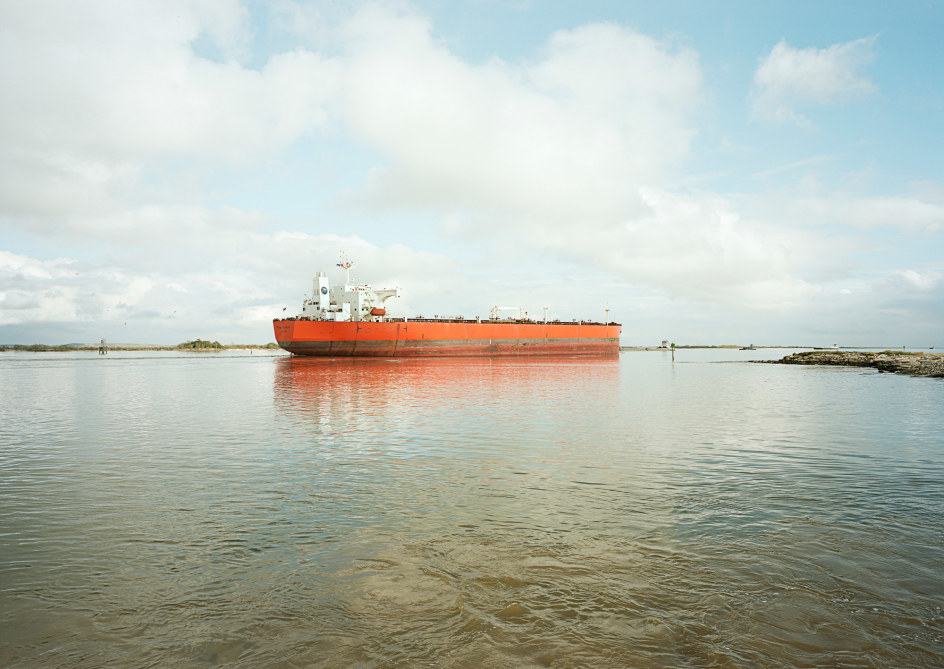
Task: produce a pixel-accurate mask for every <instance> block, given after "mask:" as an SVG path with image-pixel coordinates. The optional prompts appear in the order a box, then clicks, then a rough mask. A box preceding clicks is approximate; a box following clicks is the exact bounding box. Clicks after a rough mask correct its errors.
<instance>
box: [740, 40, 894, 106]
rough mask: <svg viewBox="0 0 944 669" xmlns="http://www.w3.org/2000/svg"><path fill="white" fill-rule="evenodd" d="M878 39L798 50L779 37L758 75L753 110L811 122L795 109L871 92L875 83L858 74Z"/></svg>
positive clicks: (756, 73)
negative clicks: (779, 39)
mask: <svg viewBox="0 0 944 669" xmlns="http://www.w3.org/2000/svg"><path fill="white" fill-rule="evenodd" d="M875 39H876V38H875V37H866V38H862V39H858V40H854V41H851V42H844V43H841V44H833V45H832V46H829V47H826V48H825V49H817V48H816V47H809V48H806V49H798V48H794V47H792V46H790V45H789V44H787V43H786V41H783V40H781V41H780V42H779V43H778V44H777V45H776V46H774V48H773V49H772V50H771V52H770V53H769V54H768V55H767V57H766V58H764V59H763V60H762V61H761V63H760V65H759V66H758V68H757V71H756V72H755V73H754V105H753V110H754V114H755V115H757V116H760V117H764V118H770V119H774V120H777V121H793V122H797V123H800V124H806V123H808V120H807V119H806V117H805V116H803V114H801V113H800V112H799V111H797V109H796V108H797V107H804V106H807V105H809V104H830V103H835V102H844V101H846V100H849V99H853V98H858V97H862V96H865V95H869V94H871V93H874V92H875V91H876V86H875V84H873V83H872V81H871V80H869V79H868V78H867V77H865V76H862V75H861V74H860V70H861V69H862V68H864V67H865V66H866V65H868V64H869V63H870V62H871V61H872V58H873V47H874V45H875Z"/></svg>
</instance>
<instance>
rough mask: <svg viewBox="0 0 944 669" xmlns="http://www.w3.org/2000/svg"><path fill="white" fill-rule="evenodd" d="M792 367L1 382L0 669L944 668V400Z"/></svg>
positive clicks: (654, 362)
mask: <svg viewBox="0 0 944 669" xmlns="http://www.w3.org/2000/svg"><path fill="white" fill-rule="evenodd" d="M765 354H767V352H766V351H756V352H751V351H707V352H698V351H683V352H682V353H681V355H679V354H678V353H676V356H675V359H676V362H675V363H674V364H673V362H672V359H671V357H670V356H668V355H665V354H662V353H634V354H624V355H623V356H621V357H618V358H612V357H610V358H602V359H595V358H554V357H541V358H534V359H528V360H522V359H437V360H407V359H403V360H383V359H330V358H307V359H306V358H294V359H293V358H289V357H279V358H271V357H270V358H263V357H261V356H259V355H256V356H254V357H250V356H248V355H246V356H239V355H238V354H235V353H233V354H230V353H224V354H221V355H219V356H216V355H214V356H194V355H181V354H167V355H164V354H154V355H141V354H131V353H129V354H126V355H124V357H122V355H123V354H120V353H119V354H116V355H111V354H109V355H108V356H107V359H100V358H99V356H97V354H96V355H95V356H94V357H92V356H88V357H87V358H82V357H76V358H75V359H72V358H65V357H61V356H57V355H51V356H46V357H42V355H35V354H34V355H32V356H31V357H30V356H19V357H18V356H16V355H4V356H0V388H2V389H3V392H0V587H2V592H3V599H2V602H3V605H2V606H0V629H2V630H3V641H2V644H0V664H3V665H4V666H24V667H33V666H70V667H71V666H75V667H93V666H215V665H226V666H232V667H308V666H313V667H538V666H560V667H801V666H845V667H888V668H891V667H895V668H897V667H939V666H941V659H942V657H944V612H942V608H941V607H942V604H941V602H942V601H944V567H942V565H944V535H942V531H941V511H942V505H944V449H942V442H941V436H940V435H941V434H944V414H942V412H941V411H940V407H941V406H942V405H944V384H941V383H939V382H938V380H936V379H926V378H911V377H899V376H893V375H883V374H879V373H877V372H875V373H873V372H871V371H863V370H859V369H851V368H850V369H832V368H827V369H821V368H810V367H793V366H778V365H756V364H748V363H746V362H744V360H745V359H746V357H747V356H760V355H765ZM725 356H727V358H728V359H729V361H728V362H724V363H721V364H718V362H717V361H718V360H720V359H721V358H724V357H725ZM774 357H780V355H775V356H774ZM50 398H54V399H55V401H54V402H53V401H50Z"/></svg>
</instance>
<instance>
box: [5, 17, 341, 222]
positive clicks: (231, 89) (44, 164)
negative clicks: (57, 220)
mask: <svg viewBox="0 0 944 669" xmlns="http://www.w3.org/2000/svg"><path fill="white" fill-rule="evenodd" d="M36 4H37V3H3V4H2V5H0V60H2V61H3V62H4V63H6V65H5V67H3V68H0V89H2V90H4V91H5V92H6V93H5V95H4V104H3V105H0V145H2V146H3V147H4V160H3V161H2V166H0V170H2V171H0V184H2V187H0V213H8V214H11V213H12V214H16V215H22V214H25V213H31V214H32V215H33V216H36V215H53V216H55V215H60V214H62V213H63V212H64V211H78V212H87V213H96V214H100V213H102V212H104V211H107V210H108V209H109V208H112V209H114V208H117V207H120V206H121V203H120V202H119V201H118V200H121V199H123V198H124V197H127V195H128V193H129V191H131V192H133V189H134V188H135V187H137V188H142V187H143V186H142V184H140V183H139V179H140V171H141V168H142V166H143V165H145V164H147V162H148V161H152V160H155V159H171V160H173V159H194V158H195V159H197V160H201V161H205V162H208V163H209V164H213V165H229V164H237V165H239V164H243V165H245V164H248V163H249V162H250V161H253V160H257V159H259V158H261V157H265V156H268V155H271V154H272V153H274V152H275V151H277V150H279V149H282V148H284V147H286V146H288V145H290V144H291V143H292V142H294V141H296V140H297V139H299V137H303V136H305V135H307V134H310V133H312V132H314V130H315V129H316V128H318V127H320V126H322V125H323V124H324V123H325V122H326V120H327V114H328V112H327V110H326V101H327V100H328V99H330V98H332V97H334V96H335V90H336V87H337V81H336V79H337V68H336V66H335V65H334V64H333V63H332V62H331V60H330V59H327V58H322V57H320V56H317V55H316V54H314V53H312V52H310V51H306V50H301V49H299V50H294V51H288V52H285V53H280V54H277V55H275V56H273V57H271V58H269V59H268V61H267V62H265V64H264V65H263V66H262V68H261V69H259V70H254V69H250V68H248V67H246V66H243V65H241V64H240V62H239V61H238V60H235V59H233V58H229V59H226V60H223V61H222V62H218V61H215V60H209V59H206V58H202V57H199V56H198V55H196V53H195V52H194V48H193V44H194V42H195V41H196V40H198V38H201V36H208V39H211V40H213V41H214V42H215V43H216V44H218V45H219V47H220V50H221V52H222V53H224V54H230V55H232V54H234V53H239V52H241V51H244V50H245V42H246V40H247V39H248V38H247V36H246V31H247V28H246V25H245V23H246V20H247V18H246V10H245V9H244V7H243V6H242V5H241V4H240V3H238V2H235V1H228V0H219V1H217V2H198V3H191V2H154V3H148V2H144V3H134V4H133V5H132V4H126V3H113V2H83V3H78V4H77V3H72V2H40V3H38V4H39V5H41V10H40V9H38V8H37V7H36Z"/></svg>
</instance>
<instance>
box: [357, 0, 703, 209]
mask: <svg viewBox="0 0 944 669" xmlns="http://www.w3.org/2000/svg"><path fill="white" fill-rule="evenodd" d="M348 30H349V33H348V34H349V55H348V58H347V60H346V67H345V71H344V77H343V79H344V83H345V89H344V90H345V102H346V106H345V118H346V120H347V122H348V124H349V125H350V127H351V128H352V130H353V131H354V133H355V134H356V136H358V137H360V138H361V139H362V141H364V142H366V143H368V144H370V145H371V146H373V147H375V148H377V149H379V150H380V151H381V152H382V153H383V154H384V156H385V157H386V158H387V159H388V161H389V163H388V165H387V166H386V167H385V168H384V169H382V170H377V171H375V172H374V173H373V175H372V181H371V183H370V188H371V192H370V194H371V196H372V197H373V198H374V200H375V202H376V203H378V204H379V205H382V206H401V207H407V206H416V207H426V206H435V207H438V208H441V209H445V210H449V209H454V208H465V207H472V208H475V209H478V210H485V211H497V212H505V213H509V212H513V213H514V214H515V215H518V216H529V217H540V218H551V219H558V220H559V219H563V220H568V221H571V220H573V219H575V218H582V219H589V218H603V219H607V220H610V221H614V220H616V219H618V218H619V217H621V216H623V215H625V212H626V210H627V208H632V207H636V206H638V205H639V202H638V198H637V196H636V193H635V190H634V188H633V184H636V183H639V182H651V181H655V180H658V179H659V178H660V175H661V174H663V173H664V171H665V170H666V169H667V168H669V167H672V166H674V165H676V164H677V162H678V161H679V160H681V159H682V158H684V157H685V156H686V155H687V152H688V150H689V145H690V142H691V140H692V138H693V136H694V129H693V127H692V126H691V124H690V123H689V122H688V118H687V116H688V114H689V112H690V111H691V110H692V109H693V107H694V105H695V104H696V102H697V100H698V99H699V96H700V94H701V93H700V84H701V74H700V70H699V67H698V61H697V57H696V56H695V55H694V54H693V53H692V52H690V51H688V50H684V49H673V48H671V47H670V46H668V45H665V44H661V43H659V42H657V41H655V40H653V39H651V38H649V37H646V36H644V35H641V34H639V33H636V32H633V31H631V30H628V29H626V28H621V27H618V26H612V25H590V26H584V27H582V28H578V29H575V30H573V31H563V32H560V33H557V34H555V35H554V36H553V37H552V38H551V39H550V41H549V42H548V44H547V46H546V48H545V49H544V52H543V53H542V57H541V58H540V59H539V60H537V61H536V62H533V63H531V64H527V65H512V64H510V63H506V62H504V61H499V60H492V61H489V62H486V63H484V64H480V65H472V64H469V63H466V62H464V61H461V60H460V59H458V58H456V57H455V56H454V55H452V54H451V53H450V52H448V51H447V50H446V49H445V48H444V46H442V45H441V44H438V43H437V42H436V41H435V40H434V39H433V38H432V36H431V34H430V26H429V24H428V22H427V21H426V20H425V19H423V18H421V17H415V16H412V15H407V16H400V15H394V14H391V13H389V12H387V11H386V10H378V9H376V8H373V9H369V10H365V11H363V12H361V13H360V14H359V15H358V16H357V17H356V18H355V19H354V20H353V21H352V22H351V23H350V25H349V28H348Z"/></svg>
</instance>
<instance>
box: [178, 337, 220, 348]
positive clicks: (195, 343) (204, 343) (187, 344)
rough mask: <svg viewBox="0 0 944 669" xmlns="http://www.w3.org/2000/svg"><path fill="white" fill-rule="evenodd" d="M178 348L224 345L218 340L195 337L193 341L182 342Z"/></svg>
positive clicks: (218, 346)
mask: <svg viewBox="0 0 944 669" xmlns="http://www.w3.org/2000/svg"><path fill="white" fill-rule="evenodd" d="M177 348H223V345H222V344H221V343H220V342H218V341H207V340H205V339H194V340H193V341H185V342H183V343H182V344H177Z"/></svg>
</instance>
